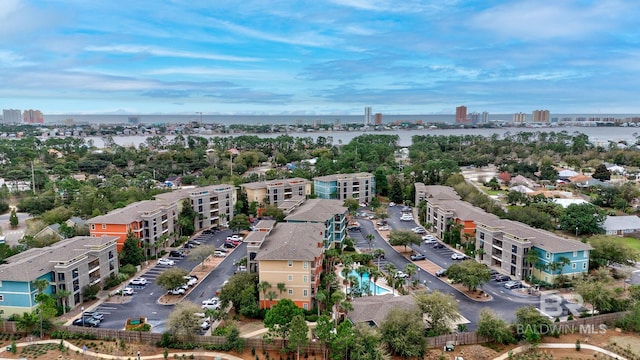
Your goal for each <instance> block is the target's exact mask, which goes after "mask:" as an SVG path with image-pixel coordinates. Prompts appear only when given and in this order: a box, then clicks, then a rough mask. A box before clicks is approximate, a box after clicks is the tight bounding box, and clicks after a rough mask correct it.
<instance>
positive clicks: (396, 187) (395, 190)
mask: <svg viewBox="0 0 640 360" xmlns="http://www.w3.org/2000/svg"><path fill="white" fill-rule="evenodd" d="M389 200H391V201H393V202H394V203H396V204H403V203H404V201H403V200H404V198H403V196H402V184H401V183H400V180H399V179H398V178H397V177H394V178H393V180H392V181H391V189H390V190H389Z"/></svg>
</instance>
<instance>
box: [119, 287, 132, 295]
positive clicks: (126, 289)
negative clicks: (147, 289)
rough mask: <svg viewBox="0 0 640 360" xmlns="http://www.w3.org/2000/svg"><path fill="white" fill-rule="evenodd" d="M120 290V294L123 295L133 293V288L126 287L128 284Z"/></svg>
mask: <svg viewBox="0 0 640 360" xmlns="http://www.w3.org/2000/svg"><path fill="white" fill-rule="evenodd" d="M121 292H122V295H124V296H131V295H133V293H134V292H135V291H134V290H133V288H132V287H128V286H127V287H125V288H124V289H122V290H121Z"/></svg>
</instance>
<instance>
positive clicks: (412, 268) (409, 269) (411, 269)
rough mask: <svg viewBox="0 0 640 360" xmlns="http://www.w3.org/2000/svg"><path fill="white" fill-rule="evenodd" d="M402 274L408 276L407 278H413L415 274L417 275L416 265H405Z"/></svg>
mask: <svg viewBox="0 0 640 360" xmlns="http://www.w3.org/2000/svg"><path fill="white" fill-rule="evenodd" d="M404 272H405V273H406V274H407V275H409V278H411V277H413V275H415V274H416V273H418V267H417V266H416V264H407V265H405V267H404Z"/></svg>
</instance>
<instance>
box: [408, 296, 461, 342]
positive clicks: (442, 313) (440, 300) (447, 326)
mask: <svg viewBox="0 0 640 360" xmlns="http://www.w3.org/2000/svg"><path fill="white" fill-rule="evenodd" d="M416 303H417V304H418V307H419V308H420V311H422V313H423V314H426V317H427V327H428V328H429V329H430V332H431V333H432V334H433V335H436V336H437V335H442V334H448V333H449V332H450V331H451V328H452V326H453V323H454V322H455V321H457V320H458V319H460V314H459V313H458V303H457V302H456V299H455V298H454V297H453V296H451V295H448V294H443V293H441V292H439V291H434V292H432V293H430V294H422V295H418V296H416Z"/></svg>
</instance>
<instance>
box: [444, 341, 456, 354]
mask: <svg viewBox="0 0 640 360" xmlns="http://www.w3.org/2000/svg"><path fill="white" fill-rule="evenodd" d="M455 348H456V345H455V342H454V341H447V343H446V344H445V345H444V347H443V349H442V350H444V351H445V352H449V351H453V350H455Z"/></svg>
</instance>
